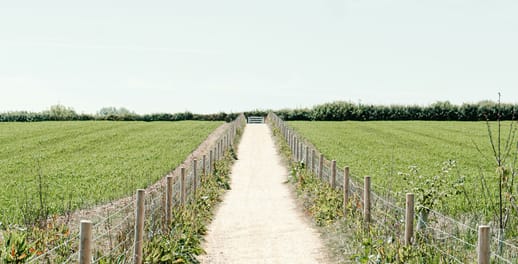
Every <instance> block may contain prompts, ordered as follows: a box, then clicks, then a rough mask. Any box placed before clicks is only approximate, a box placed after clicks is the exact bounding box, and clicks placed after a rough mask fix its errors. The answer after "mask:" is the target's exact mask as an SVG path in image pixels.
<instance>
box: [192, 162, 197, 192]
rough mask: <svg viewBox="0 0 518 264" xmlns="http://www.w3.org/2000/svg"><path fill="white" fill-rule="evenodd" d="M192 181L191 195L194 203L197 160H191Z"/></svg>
mask: <svg viewBox="0 0 518 264" xmlns="http://www.w3.org/2000/svg"><path fill="white" fill-rule="evenodd" d="M192 178H193V179H192V180H193V183H192V185H193V195H192V200H193V201H195V200H196V191H197V189H198V160H197V159H193V160H192Z"/></svg>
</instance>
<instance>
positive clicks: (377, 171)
mask: <svg viewBox="0 0 518 264" xmlns="http://www.w3.org/2000/svg"><path fill="white" fill-rule="evenodd" d="M509 124H510V123H509V122H504V123H503V124H502V131H503V132H502V135H507V134H508V132H509ZM289 126H291V127H293V128H294V129H295V130H297V131H298V132H299V133H301V135H303V136H304V137H305V138H306V139H308V140H309V141H310V142H312V143H313V144H314V145H315V146H316V147H317V148H318V149H319V150H320V151H321V152H322V153H323V154H324V156H325V157H326V158H327V159H336V160H337V164H338V165H339V167H340V168H343V166H346V165H347V166H350V168H351V173H352V177H353V178H354V179H355V180H356V181H357V182H358V181H360V180H361V178H363V176H366V175H369V176H371V177H372V182H373V186H374V189H375V190H376V189H378V190H381V189H385V190H387V189H388V190H390V191H391V192H395V193H398V192H400V193H401V194H399V195H398V197H400V198H402V199H403V198H404V192H407V191H410V190H411V189H412V188H413V187H415V186H414V185H416V183H418V182H419V181H421V182H422V181H424V180H425V179H430V178H433V177H434V176H437V175H440V172H441V170H442V168H443V166H444V162H446V161H448V160H454V161H455V163H456V166H454V167H451V168H449V169H448V172H446V173H444V174H443V176H441V178H442V179H444V182H445V183H444V185H443V186H442V187H438V188H439V192H438V195H441V192H442V191H443V189H447V188H458V190H459V193H458V194H456V195H452V196H451V197H445V199H444V200H445V202H443V203H442V204H440V205H438V207H439V209H440V210H442V211H446V212H447V213H449V214H451V215H456V214H459V213H463V212H474V211H478V212H481V211H482V210H484V209H483V208H484V205H485V203H486V202H488V199H487V198H484V195H483V188H482V187H481V186H482V175H483V176H484V178H485V182H486V184H487V186H489V189H490V190H491V191H492V192H493V194H494V195H496V189H497V185H498V176H497V174H496V172H495V170H496V167H497V166H496V162H495V158H494V156H493V151H492V148H491V145H490V141H489V137H488V129H487V126H486V123H485V122H446V121H388V122H387V121H372V122H355V121H345V122H289ZM491 127H492V131H494V133H495V135H494V136H495V139H496V123H491ZM502 141H505V137H503V138H502ZM513 145H514V146H513V149H514V150H516V142H515V143H514V144H513ZM477 148H478V149H479V150H480V151H479V150H477ZM503 148H504V146H503V145H502V149H503ZM411 166H415V168H417V171H418V172H417V173H416V174H414V173H410V170H409V168H410V167H411ZM401 173H406V174H408V176H407V179H405V176H404V175H403V174H401ZM418 175H421V176H422V178H421V179H419V178H418ZM408 179H410V180H408ZM427 187H429V188H433V186H427ZM450 193H452V192H450ZM494 195H493V197H494ZM485 213H486V214H487V213H489V212H485Z"/></svg>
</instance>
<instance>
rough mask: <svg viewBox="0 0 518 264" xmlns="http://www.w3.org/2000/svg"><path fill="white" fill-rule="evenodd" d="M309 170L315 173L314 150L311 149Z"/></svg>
mask: <svg viewBox="0 0 518 264" xmlns="http://www.w3.org/2000/svg"><path fill="white" fill-rule="evenodd" d="M311 172H313V173H315V150H314V149H312V150H311Z"/></svg>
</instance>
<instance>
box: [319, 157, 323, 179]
mask: <svg viewBox="0 0 518 264" xmlns="http://www.w3.org/2000/svg"><path fill="white" fill-rule="evenodd" d="M323 171H324V154H322V153H320V158H319V160H318V177H319V178H320V179H322V177H323V176H324V172H323Z"/></svg>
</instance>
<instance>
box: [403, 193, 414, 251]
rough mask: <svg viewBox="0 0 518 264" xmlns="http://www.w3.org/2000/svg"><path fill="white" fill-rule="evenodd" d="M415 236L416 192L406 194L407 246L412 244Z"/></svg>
mask: <svg viewBox="0 0 518 264" xmlns="http://www.w3.org/2000/svg"><path fill="white" fill-rule="evenodd" d="M412 237H414V194H413V193H407V194H406V213H405V246H410V245H411V244H412Z"/></svg>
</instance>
